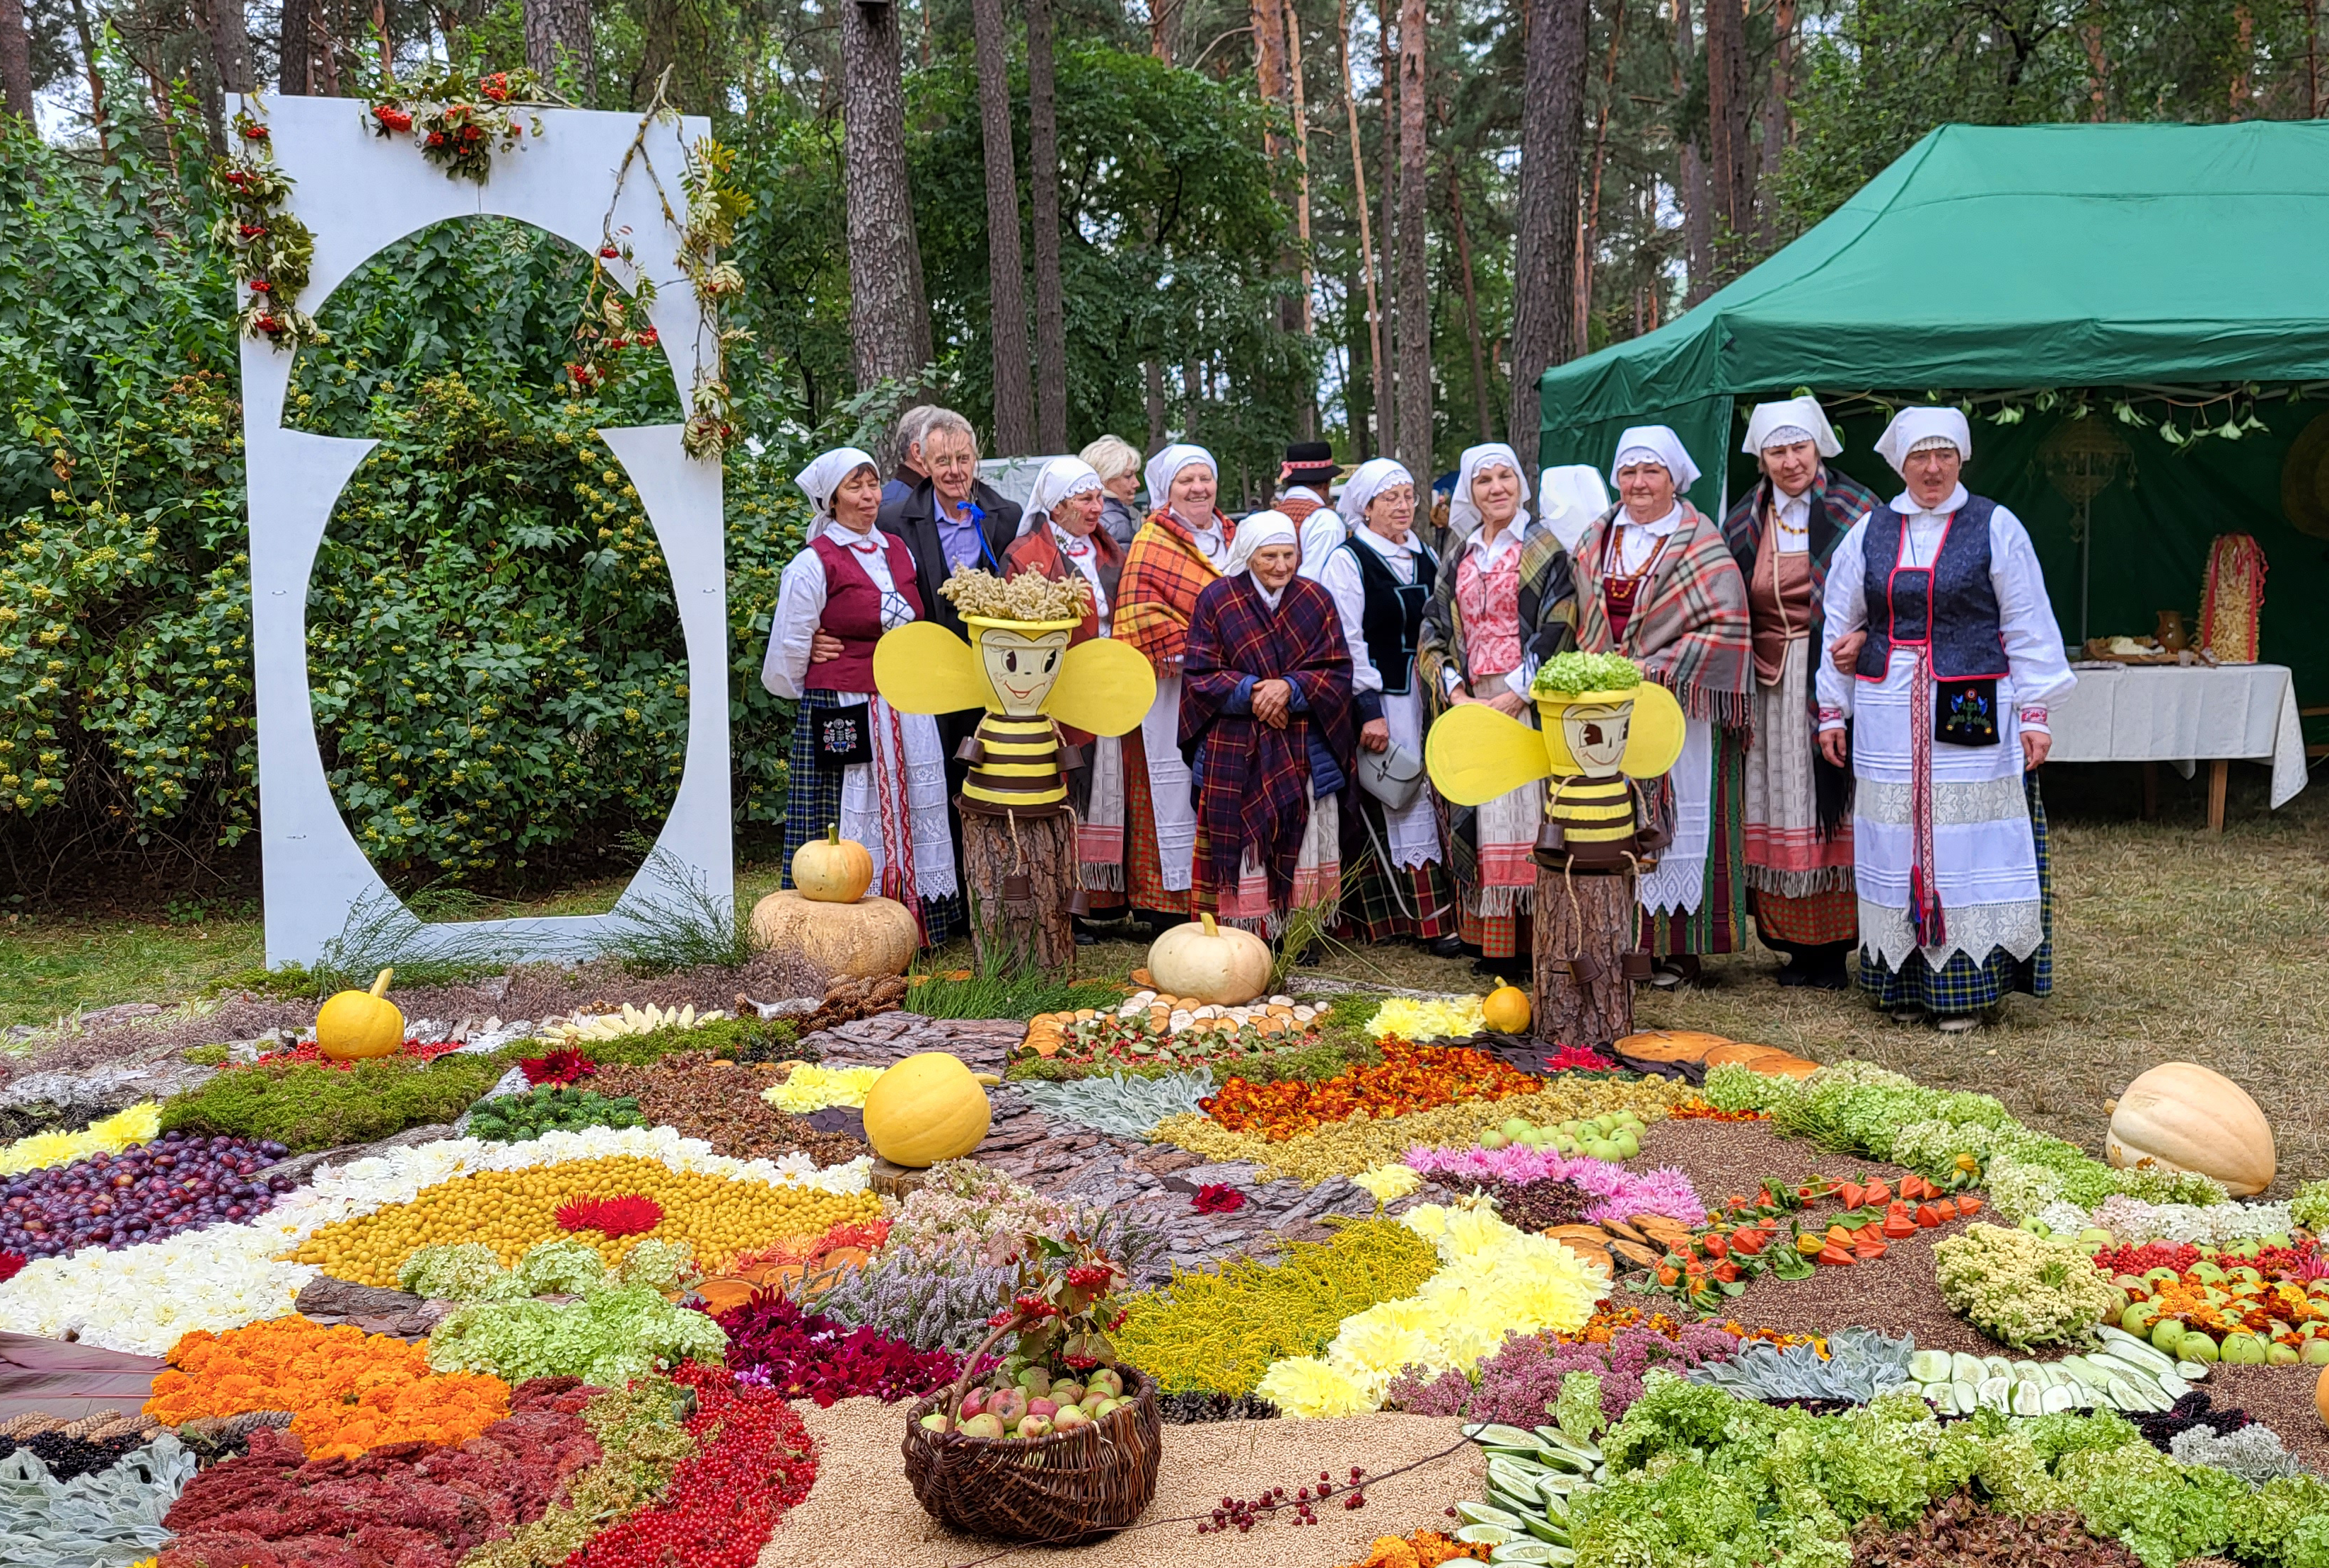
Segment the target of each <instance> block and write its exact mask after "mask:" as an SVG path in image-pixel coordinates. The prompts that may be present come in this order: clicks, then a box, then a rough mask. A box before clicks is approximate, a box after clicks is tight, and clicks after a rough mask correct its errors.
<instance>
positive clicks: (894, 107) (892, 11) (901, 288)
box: [285, 0, 936, 387]
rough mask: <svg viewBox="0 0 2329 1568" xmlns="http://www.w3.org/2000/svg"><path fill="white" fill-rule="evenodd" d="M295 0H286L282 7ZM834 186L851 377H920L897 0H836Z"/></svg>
mask: <svg viewBox="0 0 2329 1568" xmlns="http://www.w3.org/2000/svg"><path fill="white" fill-rule="evenodd" d="M298 3H299V0H285V4H286V6H287V8H288V6H289V5H296V4H298ZM840 10H841V61H842V103H841V116H842V130H843V136H842V163H843V186H844V194H845V196H846V198H847V201H848V207H849V343H850V350H851V355H850V357H851V360H852V362H853V369H854V370H855V372H856V378H857V384H858V385H859V386H860V387H871V386H872V385H873V383H876V382H880V381H897V382H903V383H908V384H909V385H916V384H919V382H920V380H921V375H922V370H923V367H924V366H926V365H928V364H929V363H930V362H931V360H932V359H933V358H934V357H936V356H935V355H934V354H932V353H931V351H930V310H929V301H928V298H927V297H926V296H925V295H924V293H923V291H922V251H921V247H920V245H919V243H918V242H917V241H916V240H915V237H914V200H913V192H912V187H911V186H910V184H909V183H908V180H907V175H906V96H905V87H904V84H903V81H902V80H901V78H900V72H899V65H898V48H899V40H898V8H897V7H896V6H895V5H857V4H855V3H854V0H843V4H842V5H841V7H840Z"/></svg>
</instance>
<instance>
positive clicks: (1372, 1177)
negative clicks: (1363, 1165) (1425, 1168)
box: [1351, 1165, 1423, 1204]
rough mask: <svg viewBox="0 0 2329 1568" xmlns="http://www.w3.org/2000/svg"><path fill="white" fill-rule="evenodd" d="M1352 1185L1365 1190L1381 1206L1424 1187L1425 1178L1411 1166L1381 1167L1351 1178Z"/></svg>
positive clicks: (1364, 1171)
mask: <svg viewBox="0 0 2329 1568" xmlns="http://www.w3.org/2000/svg"><path fill="white" fill-rule="evenodd" d="M1351 1182H1352V1185H1354V1186H1358V1187H1361V1188H1363V1189H1364V1190H1365V1191H1366V1192H1367V1193H1369V1194H1370V1195H1372V1196H1373V1198H1374V1200H1375V1202H1377V1203H1379V1204H1387V1203H1391V1202H1392V1201H1393V1200H1395V1199H1399V1198H1403V1197H1405V1196H1407V1195H1408V1194H1410V1193H1411V1192H1413V1191H1415V1190H1416V1189H1417V1188H1418V1187H1419V1186H1421V1185H1423V1176H1422V1175H1421V1173H1420V1172H1419V1171H1417V1170H1416V1169H1415V1168H1414V1167H1411V1166H1403V1165H1379V1166H1376V1167H1374V1168H1373V1169H1372V1170H1363V1171H1361V1172H1360V1173H1359V1174H1358V1175H1356V1176H1353V1177H1352V1178H1351Z"/></svg>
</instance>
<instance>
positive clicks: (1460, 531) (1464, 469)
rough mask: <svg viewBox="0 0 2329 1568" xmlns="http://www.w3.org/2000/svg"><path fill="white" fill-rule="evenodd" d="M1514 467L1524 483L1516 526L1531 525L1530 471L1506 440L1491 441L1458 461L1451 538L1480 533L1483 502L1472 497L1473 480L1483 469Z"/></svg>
mask: <svg viewBox="0 0 2329 1568" xmlns="http://www.w3.org/2000/svg"><path fill="white" fill-rule="evenodd" d="M1483 468H1510V469H1511V470H1512V471H1513V477H1514V478H1516V479H1518V480H1519V481H1520V485H1521V507H1520V510H1519V511H1517V512H1515V513H1513V521H1512V526H1513V528H1514V529H1515V530H1518V529H1523V528H1526V527H1527V526H1528V520H1529V515H1528V498H1529V482H1528V470H1526V469H1525V468H1522V467H1521V458H1520V454H1519V453H1518V452H1515V451H1513V449H1511V448H1510V447H1508V446H1506V445H1504V442H1502V441H1488V442H1485V443H1484V444H1482V445H1480V446H1476V447H1466V448H1465V449H1464V455H1463V457H1461V458H1458V459H1457V463H1456V488H1455V490H1454V492H1453V493H1452V494H1450V495H1449V496H1448V497H1447V533H1448V536H1449V537H1450V538H1454V539H1468V538H1470V537H1471V536H1472V535H1473V534H1475V533H1476V532H1478V530H1479V527H1480V524H1481V523H1482V521H1483V519H1482V517H1481V515H1480V507H1479V504H1478V503H1477V502H1476V501H1474V500H1473V499H1472V480H1473V478H1474V477H1475V476H1476V475H1477V474H1478V473H1479V471H1480V470H1481V469H1483ZM1422 499H1423V498H1422V497H1421V496H1417V497H1416V501H1417V507H1416V512H1417V515H1419V516H1420V515H1422V505H1421V503H1422Z"/></svg>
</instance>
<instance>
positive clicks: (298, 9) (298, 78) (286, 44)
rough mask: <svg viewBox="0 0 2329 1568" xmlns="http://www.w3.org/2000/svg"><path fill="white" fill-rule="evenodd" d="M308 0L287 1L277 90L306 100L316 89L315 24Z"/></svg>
mask: <svg viewBox="0 0 2329 1568" xmlns="http://www.w3.org/2000/svg"><path fill="white" fill-rule="evenodd" d="M307 6H308V0H283V12H282V31H281V33H279V34H278V45H277V50H276V58H277V60H278V61H279V62H280V64H279V66H278V71H277V77H276V86H275V90H276V91H278V92H279V93H282V94H285V95H286V96H288V95H290V94H293V93H297V94H299V95H300V96H302V97H306V96H309V95H311V94H313V93H314V92H315V90H316V39H315V31H314V29H315V24H314V22H313V21H312V20H310V18H309V16H308V14H307Z"/></svg>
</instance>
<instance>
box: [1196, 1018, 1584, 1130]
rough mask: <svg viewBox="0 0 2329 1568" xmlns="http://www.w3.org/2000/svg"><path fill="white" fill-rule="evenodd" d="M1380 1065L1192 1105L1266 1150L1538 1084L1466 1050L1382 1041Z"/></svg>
mask: <svg viewBox="0 0 2329 1568" xmlns="http://www.w3.org/2000/svg"><path fill="white" fill-rule="evenodd" d="M1382 1055H1383V1059H1382V1060H1381V1062H1380V1063H1375V1064H1373V1065H1372V1066H1367V1067H1354V1068H1353V1069H1351V1071H1349V1072H1344V1073H1340V1074H1338V1075H1336V1076H1335V1077H1333V1078H1327V1079H1322V1080H1320V1081H1319V1082H1315V1083H1306V1082H1302V1081H1301V1080H1299V1079H1289V1080H1287V1081H1286V1082H1279V1083H1253V1082H1248V1081H1247V1080H1245V1079H1242V1078H1232V1079H1231V1080H1230V1081H1229V1082H1227V1083H1224V1084H1222V1085H1221V1091H1220V1092H1219V1093H1217V1094H1214V1095H1212V1096H1211V1097H1209V1098H1207V1099H1205V1100H1200V1101H1199V1102H1198V1103H1199V1104H1201V1105H1202V1106H1203V1107H1204V1108H1205V1111H1206V1114H1208V1115H1210V1116H1211V1117H1212V1119H1214V1120H1215V1121H1217V1122H1219V1123H1221V1125H1222V1126H1223V1127H1226V1128H1228V1129H1230V1130H1231V1132H1250V1133H1256V1134H1259V1136H1260V1137H1262V1138H1267V1139H1268V1140H1269V1141H1271V1142H1273V1143H1277V1142H1282V1141H1284V1140H1285V1139H1287V1138H1292V1137H1294V1136H1296V1135H1297V1134H1298V1133H1304V1132H1308V1131H1311V1130H1312V1129H1315V1128H1319V1127H1325V1126H1327V1125H1329V1124H1332V1123H1334V1122H1341V1121H1348V1120H1350V1119H1352V1118H1353V1117H1358V1116H1366V1117H1372V1118H1375V1119H1381V1118H1384V1117H1391V1116H1409V1115H1412V1114H1413V1113H1415V1112H1416V1111H1419V1110H1438V1109H1439V1107H1441V1106H1443V1105H1453V1104H1455V1103H1456V1102H1457V1100H1506V1099H1510V1098H1511V1097H1513V1096H1514V1095H1520V1094H1534V1093H1536V1092H1537V1091H1539V1090H1540V1089H1542V1088H1543V1087H1544V1081H1543V1080H1542V1079H1540V1078H1534V1077H1532V1076H1530V1075H1529V1074H1528V1073H1525V1072H1520V1071H1519V1070H1518V1069H1516V1068H1513V1067H1511V1066H1509V1065H1507V1064H1506V1063H1504V1062H1503V1061H1502V1060H1500V1059H1499V1058H1497V1057H1495V1056H1492V1055H1490V1054H1489V1053H1486V1052H1485V1051H1476V1050H1474V1049H1473V1048H1472V1047H1470V1046H1468V1045H1414V1044H1409V1043H1407V1042H1406V1041H1403V1040H1386V1041H1385V1042H1383V1046H1382Z"/></svg>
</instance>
